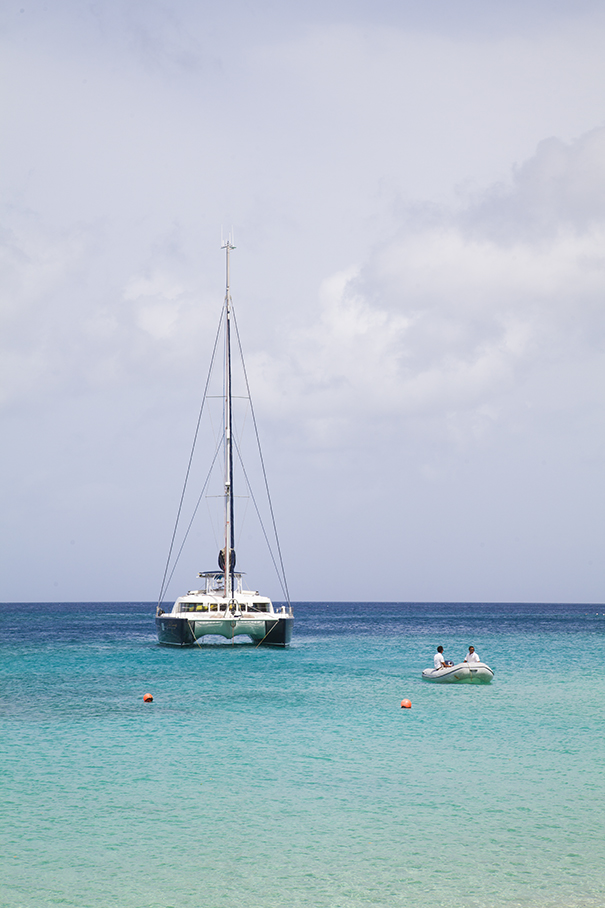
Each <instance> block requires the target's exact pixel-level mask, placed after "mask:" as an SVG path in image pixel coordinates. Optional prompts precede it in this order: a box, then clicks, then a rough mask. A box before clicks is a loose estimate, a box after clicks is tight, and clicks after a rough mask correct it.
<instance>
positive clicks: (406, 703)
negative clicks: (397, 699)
mask: <svg viewBox="0 0 605 908" xmlns="http://www.w3.org/2000/svg"><path fill="white" fill-rule="evenodd" d="M401 708H402V709H411V708H412V703H411V701H410V700H402V701H401Z"/></svg>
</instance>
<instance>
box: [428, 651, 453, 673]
mask: <svg viewBox="0 0 605 908" xmlns="http://www.w3.org/2000/svg"><path fill="white" fill-rule="evenodd" d="M433 662H434V664H435V668H436V669H439V668H447V667H448V665H453V663H452V662H446V660H445V659H444V657H443V647H442V646H438V647H437V652H436V653H435V655H434V657H433Z"/></svg>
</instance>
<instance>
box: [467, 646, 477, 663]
mask: <svg viewBox="0 0 605 908" xmlns="http://www.w3.org/2000/svg"><path fill="white" fill-rule="evenodd" d="M464 661H465V662H481V659H480V658H479V653H476V652H475V647H474V646H469V648H468V656H467V657H466V659H465V660H464Z"/></svg>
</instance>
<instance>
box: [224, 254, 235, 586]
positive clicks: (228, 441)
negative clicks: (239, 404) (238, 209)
mask: <svg viewBox="0 0 605 908" xmlns="http://www.w3.org/2000/svg"><path fill="white" fill-rule="evenodd" d="M222 248H223V249H224V250H225V258H226V280H225V549H224V552H225V555H224V561H225V599H226V600H227V602H229V603H230V602H231V600H232V599H233V588H234V577H233V572H234V570H235V523H234V519H233V444H232V427H233V421H232V406H231V306H232V303H231V289H230V285H229V255H230V252H231V250H232V249H235V246H234V245H233V243H232V242H231V236H229V238H228V239H227V242H226V243H225V244H224V245H223V247H222Z"/></svg>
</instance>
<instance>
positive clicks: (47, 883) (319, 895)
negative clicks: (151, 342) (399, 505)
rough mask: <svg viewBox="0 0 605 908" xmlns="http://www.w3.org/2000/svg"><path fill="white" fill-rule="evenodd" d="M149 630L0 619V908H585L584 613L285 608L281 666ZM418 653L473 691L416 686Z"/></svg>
mask: <svg viewBox="0 0 605 908" xmlns="http://www.w3.org/2000/svg"><path fill="white" fill-rule="evenodd" d="M153 613H154V608H153V605H151V604H149V603H122V604H119V603H118V604H117V603H108V604H66V605H48V604H37V605H24V606H18V607H15V606H9V605H4V606H1V607H0V615H1V616H2V628H3V633H2V639H1V640H0V649H1V653H0V659H1V668H0V722H1V734H0V755H1V761H0V792H1V795H0V798H1V803H0V886H1V887H2V888H1V894H0V904H2V905H3V906H6V908H18V906H23V908H31V906H47V905H62V906H77V908H100V906H113V905H116V906H118V905H119V906H123V908H156V906H157V908H170V906H174V908H195V906H209V908H231V906H233V905H236V904H237V905H238V906H242V908H260V906H262V908H265V906H266V908H286V906H288V908H297V906H305V908H306V906H309V908H357V906H384V908H387V906H389V908H391V906H394V908H396V906H406V908H425V906H427V905H431V906H440V905H450V904H452V903H459V902H462V901H463V902H464V904H465V905H467V906H496V905H498V906H511V908H512V906H526V908H546V906H548V908H551V906H552V908H555V906H556V908H562V906H566V908H571V906H583V908H595V906H601V908H602V906H605V808H604V804H605V757H604V755H605V743H604V742H605V734H604V731H605V725H604V722H603V717H604V707H605V680H604V673H605V616H604V615H603V608H602V607H601V606H584V605H502V604H499V605H478V604H472V605H470V604H445V605H444V604H401V605H396V604H385V605H381V604H371V605H363V604H359V603H356V604H354V603H324V604H322V603H315V604H299V605H297V606H296V607H295V613H296V625H295V636H294V640H293V644H292V646H291V647H290V648H289V649H288V650H272V649H263V648H257V647H254V646H252V645H241V644H238V645H230V644H225V645H211V646H205V647H204V648H202V649H201V648H199V647H195V648H193V649H183V650H174V649H169V648H163V647H159V646H158V645H157V644H156V639H155V632H154V624H153ZM439 643H442V644H443V645H444V647H445V653H446V656H447V657H448V658H454V659H455V660H456V661H457V660H458V659H461V658H462V657H463V655H464V654H465V653H466V650H467V647H468V645H469V644H470V643H472V644H473V645H474V646H475V647H476V648H477V650H478V652H479V654H480V656H481V657H482V658H483V659H484V661H486V662H488V663H489V664H490V665H491V666H492V668H493V669H494V670H495V679H494V681H493V683H492V684H491V685H487V686H474V685H464V686H462V685H461V686H457V685H445V686H440V685H432V684H428V683H426V682H422V681H421V679H420V673H421V670H422V669H423V668H425V667H426V666H428V665H431V664H432V657H433V654H434V651H435V647H436V645H437V644H439ZM147 691H150V692H151V693H152V694H153V696H154V702H153V703H152V704H144V703H143V700H142V697H143V694H144V693H145V692H147ZM403 697H407V698H409V699H410V700H411V701H412V709H411V710H403V709H401V708H400V702H401V699H402V698H403Z"/></svg>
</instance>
